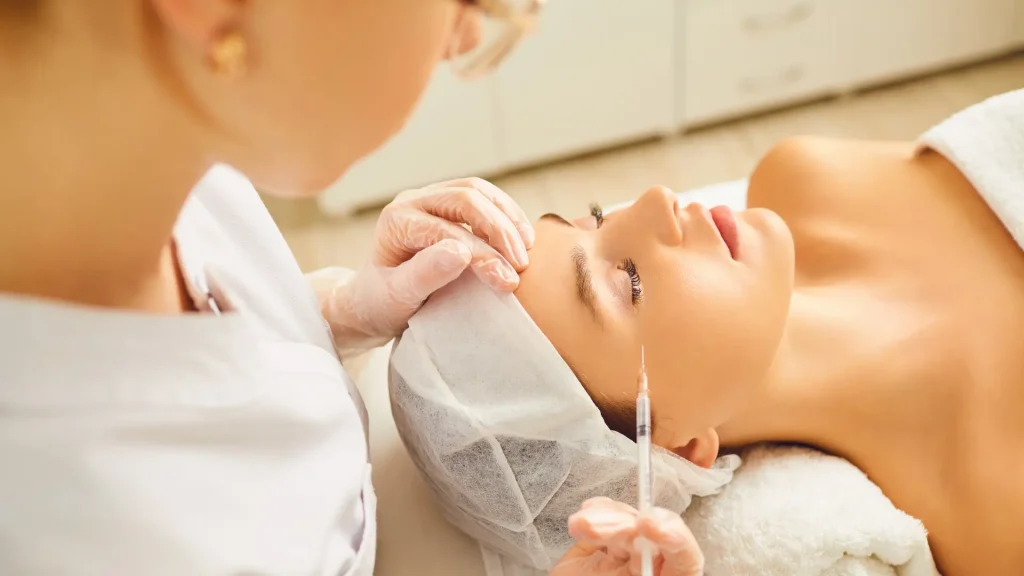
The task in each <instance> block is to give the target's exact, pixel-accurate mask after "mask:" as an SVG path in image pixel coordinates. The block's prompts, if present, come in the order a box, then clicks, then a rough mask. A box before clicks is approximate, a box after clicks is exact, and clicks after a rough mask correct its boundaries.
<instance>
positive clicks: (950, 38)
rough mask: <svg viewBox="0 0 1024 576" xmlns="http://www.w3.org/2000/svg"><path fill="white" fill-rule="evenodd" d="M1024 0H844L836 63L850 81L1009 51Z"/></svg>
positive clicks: (891, 76) (897, 74) (879, 78)
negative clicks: (839, 44)
mask: <svg viewBox="0 0 1024 576" xmlns="http://www.w3.org/2000/svg"><path fill="white" fill-rule="evenodd" d="M1022 5H1024V0H856V1H854V0H845V1H843V2H840V3H839V6H840V12H841V21H842V22H844V23H846V25H844V26H843V27H842V29H841V38H842V45H843V49H842V51H841V53H840V59H839V60H838V62H837V65H838V66H839V67H840V69H842V70H843V71H844V76H845V78H844V80H845V82H846V83H847V84H849V85H857V84H864V83H871V82H878V81H886V80H892V79H895V78H899V77H901V76H905V75H907V74H912V73H918V72H922V71H928V70H932V69H936V68H940V67H943V66H948V65H954V64H959V63H963V62H966V61H969V60H973V59H978V58H983V57H985V56H990V55H993V54H996V53H999V52H1005V51H1007V50H1008V49H1009V48H1010V47H1012V46H1013V45H1014V43H1015V42H1017V38H1015V35H1017V30H1016V23H1015V21H1014V20H1015V14H1016V12H1017V11H1018V10H1019V9H1021V8H1020V7H1021V6H1022Z"/></svg>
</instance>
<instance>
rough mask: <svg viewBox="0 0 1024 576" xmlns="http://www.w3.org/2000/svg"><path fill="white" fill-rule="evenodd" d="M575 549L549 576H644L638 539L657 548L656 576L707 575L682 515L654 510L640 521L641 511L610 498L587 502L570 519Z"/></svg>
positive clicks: (655, 553)
mask: <svg viewBox="0 0 1024 576" xmlns="http://www.w3.org/2000/svg"><path fill="white" fill-rule="evenodd" d="M569 534H570V535H572V537H573V538H575V539H576V545H575V546H573V547H572V548H571V549H570V550H569V552H567V553H566V555H565V556H564V557H563V558H562V559H561V560H560V561H559V562H558V564H557V565H556V566H555V567H554V568H552V569H551V572H550V573H549V576H639V574H640V551H639V548H637V547H636V546H635V541H636V539H637V538H639V537H643V538H646V539H647V540H648V541H649V542H651V543H652V545H653V550H654V555H653V557H654V575H655V576H702V574H703V573H704V554H702V553H701V551H700V547H699V546H698V545H697V541H696V540H695V539H694V537H693V533H691V532H690V529H689V528H687V527H686V524H685V523H684V522H683V519H682V518H680V516H679V515H678V514H673V513H672V512H670V511H668V510H665V509H662V508H655V509H654V510H652V511H651V513H650V514H648V515H645V516H644V517H641V516H640V515H639V514H638V513H637V511H636V509H634V508H633V507H631V506H628V505H626V504H623V503H621V502H615V501H614V500H610V499H608V498H594V499H592V500H588V501H586V502H584V503H583V506H582V507H581V509H580V511H579V512H577V513H576V514H574V515H573V516H572V517H570V518H569Z"/></svg>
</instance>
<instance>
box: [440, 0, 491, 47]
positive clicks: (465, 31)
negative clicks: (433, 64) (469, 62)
mask: <svg viewBox="0 0 1024 576" xmlns="http://www.w3.org/2000/svg"><path fill="white" fill-rule="evenodd" d="M482 27H483V21H482V20H481V16H480V13H479V12H477V11H476V10H474V9H472V8H469V7H466V8H463V9H462V11H461V12H459V14H458V16H457V17H456V20H455V26H454V27H453V28H452V38H451V42H450V43H449V47H448V52H447V53H446V54H445V59H452V58H458V57H459V56H462V55H463V54H466V53H468V52H470V51H471V50H473V49H474V48H476V46H477V44H479V43H480V36H481V34H482V33H483V28H482Z"/></svg>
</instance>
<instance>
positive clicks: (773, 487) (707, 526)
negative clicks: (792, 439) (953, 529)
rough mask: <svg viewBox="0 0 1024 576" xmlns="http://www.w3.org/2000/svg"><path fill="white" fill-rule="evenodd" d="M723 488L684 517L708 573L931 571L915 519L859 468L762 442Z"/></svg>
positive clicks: (887, 574)
mask: <svg viewBox="0 0 1024 576" xmlns="http://www.w3.org/2000/svg"><path fill="white" fill-rule="evenodd" d="M742 458H743V465H742V466H741V467H740V468H739V470H737V471H736V472H735V473H734V476H733V481H732V483H730V484H729V485H728V486H726V488H725V489H724V490H723V491H722V493H721V494H718V495H716V496H712V497H709V498H704V499H701V500H694V503H693V504H692V505H691V506H690V508H689V509H688V510H687V511H686V512H685V513H684V518H685V519H686V523H687V525H688V526H689V527H690V529H691V530H692V531H693V533H694V535H695V536H696V537H697V540H698V542H699V543H700V546H701V549H702V550H703V551H704V557H705V561H706V564H705V567H706V569H705V575H706V576H934V575H935V574H937V573H938V572H936V570H935V562H934V560H933V559H932V555H931V552H930V550H929V548H928V539H927V534H926V532H925V530H924V527H923V526H922V525H921V523H920V522H918V521H917V520H915V519H914V518H911V517H910V516H908V515H906V514H904V513H903V512H901V511H899V510H898V509H897V508H896V507H895V506H893V505H892V503H891V502H890V501H889V499H888V498H886V497H885V496H884V495H883V494H882V491H881V490H880V489H879V488H878V486H876V485H875V484H874V483H872V482H871V481H870V480H868V478H867V476H865V475H864V474H863V473H862V472H861V471H860V470H858V469H857V468H856V467H855V466H853V465H852V464H850V463H849V462H847V461H846V460H843V459H841V458H836V457H833V456H827V455H825V454H822V453H820V452H817V451H815V450H811V449H809V448H799V447H788V446H785V447H784V446H758V447H754V448H750V449H748V450H746V451H745V452H744V453H743V454H742Z"/></svg>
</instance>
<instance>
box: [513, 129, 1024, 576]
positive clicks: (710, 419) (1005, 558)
mask: <svg viewBox="0 0 1024 576" xmlns="http://www.w3.org/2000/svg"><path fill="white" fill-rule="evenodd" d="M1020 192H1021V193H1022V194H1024V190H1021V191H1020ZM748 206H749V207H750V209H749V210H746V211H744V212H740V213H735V214H731V213H730V212H728V211H727V210H719V209H715V210H712V211H710V212H709V211H708V210H705V209H704V208H702V207H700V206H698V205H696V204H693V205H690V206H678V205H677V204H676V198H675V197H674V196H673V195H672V194H671V193H669V192H668V191H667V190H663V189H653V190H650V191H648V192H647V193H645V194H644V195H643V196H641V197H640V198H639V199H638V200H637V201H636V202H635V203H634V204H633V205H632V206H631V207H629V208H626V209H623V210H621V211H617V212H615V213H611V214H608V215H602V214H601V213H600V211H599V210H595V211H594V214H593V215H592V216H588V217H585V218H579V219H576V220H573V221H571V222H569V221H565V220H563V219H562V218H560V217H558V216H553V215H547V216H544V217H542V218H541V219H540V221H539V222H538V223H537V224H536V232H537V241H536V244H535V246H534V248H533V249H532V250H531V251H530V262H531V263H530V266H529V268H528V269H527V270H526V272H525V273H524V274H523V275H522V278H521V284H520V287H519V289H518V291H517V292H516V296H517V297H518V298H519V301H520V302H521V304H522V305H523V307H524V308H525V309H526V310H527V311H528V312H529V314H530V316H531V317H532V318H533V320H534V321H535V322H536V323H537V325H538V326H539V327H540V328H541V330H542V331H543V332H544V334H545V335H546V336H547V337H548V338H549V339H550V341H551V343H552V344H553V345H554V346H555V348H556V349H557V350H558V352H559V353H560V354H561V356H562V357H563V358H564V360H565V361H566V362H567V363H568V364H569V365H570V367H572V369H573V371H574V372H575V373H576V374H577V376H578V378H579V380H580V382H582V383H583V384H584V386H585V388H586V389H587V391H588V393H589V394H590V395H591V397H592V398H593V399H594V401H595V402H596V403H597V405H598V407H599V408H600V409H601V412H602V415H603V416H604V418H605V420H606V422H607V423H608V424H609V427H611V428H612V429H614V430H617V431H619V432H621V433H623V434H625V435H627V436H633V435H634V430H635V428H634V426H635V420H634V415H633V413H632V407H633V403H634V399H635V388H633V386H632V383H633V382H634V381H635V375H636V372H637V368H638V354H630V353H629V351H634V350H638V349H639V347H640V344H641V343H643V344H644V346H645V347H646V365H647V371H648V374H649V381H650V386H651V398H652V405H653V406H654V408H655V413H654V427H653V428H654V442H655V443H656V444H658V445H659V446H662V447H664V448H667V449H671V450H673V451H674V452H676V453H677V454H679V455H681V456H683V457H685V458H687V459H689V460H691V461H693V462H695V463H697V464H701V465H709V464H710V463H711V462H713V461H714V459H715V458H716V456H717V455H718V453H719V446H720V445H721V446H723V447H739V446H744V445H749V444H752V443H757V442H761V441H778V442H796V443H804V444H808V445H813V446H815V447H819V448H821V449H823V450H825V451H827V452H831V453H834V454H836V455H839V456H842V457H844V458H846V459H848V460H850V461H851V462H853V463H854V464H856V465H857V466H858V467H860V468H861V469H862V470H864V471H865V472H866V473H867V474H868V476H869V477H870V478H871V479H872V480H873V481H874V482H875V483H876V484H878V485H879V487H880V488H881V489H882V490H883V491H884V492H885V494H886V495H887V496H888V497H889V498H890V499H891V500H892V501H893V503H894V504H895V505H896V506H897V507H899V508H901V509H903V510H904V511H906V512H907V513H909V514H911V515H913V516H915V517H917V518H918V519H920V520H921V521H922V522H923V523H924V525H925V527H926V528H927V530H928V531H929V533H930V544H931V546H932V549H933V552H934V555H935V558H936V561H937V563H938V565H939V569H940V571H941V572H942V573H943V574H945V575H946V576H970V575H972V574H992V575H995V574H1011V573H1019V571H1020V567H1021V566H1024V482H1022V481H1021V478H1024V418H1022V417H1021V416H1022V415H1024V381H1022V380H1024V337H1022V336H1021V334H1022V333H1024V332H1022V330H1024V328H1022V326H1024V254H1022V252H1021V248H1020V247H1019V246H1018V245H1017V244H1016V243H1015V241H1014V239H1013V238H1012V237H1011V235H1010V234H1009V233H1007V230H1006V229H1005V228H1004V227H1003V225H1002V224H1001V223H1000V221H999V219H998V218H997V217H996V215H995V214H993V212H992V211H991V210H990V209H989V207H988V205H987V204H986V203H985V201H984V200H983V199H982V198H981V197H979V195H978V193H977V192H976V191H975V189H974V188H973V187H972V185H971V184H970V183H969V182H968V180H967V179H966V178H965V177H964V176H963V175H962V174H961V173H960V171H958V170H957V168H956V167H954V166H953V165H952V164H951V163H950V162H949V161H947V160H946V159H945V158H944V157H943V156H941V155H939V154H938V153H935V152H932V151H923V152H920V153H917V154H915V152H914V149H913V145H911V144H895V143H874V142H850V141H832V140H823V139H794V140H790V141H786V142H784V143H782V144H780V145H778V146H777V147H775V148H774V149H773V150H772V151H771V152H770V153H769V154H768V155H767V156H766V157H765V158H764V159H763V160H762V162H761V163H760V165H759V166H758V167H757V169H756V170H755V172H754V173H753V175H752V177H751V179H750V187H749V192H748Z"/></svg>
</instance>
